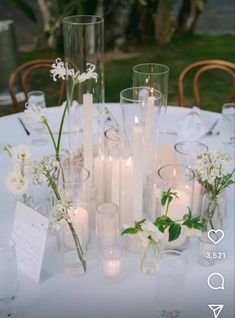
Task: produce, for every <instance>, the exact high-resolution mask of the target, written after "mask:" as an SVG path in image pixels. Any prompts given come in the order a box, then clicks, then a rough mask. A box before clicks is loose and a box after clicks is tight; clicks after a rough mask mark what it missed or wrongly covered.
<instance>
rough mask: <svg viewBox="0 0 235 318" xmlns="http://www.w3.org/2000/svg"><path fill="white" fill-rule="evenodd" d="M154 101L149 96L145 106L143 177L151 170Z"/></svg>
mask: <svg viewBox="0 0 235 318" xmlns="http://www.w3.org/2000/svg"><path fill="white" fill-rule="evenodd" d="M154 100H155V98H154V97H153V96H150V97H149V98H148V100H147V105H146V120H145V129H144V176H145V177H146V176H147V175H148V174H149V172H150V170H151V162H152V161H151V159H152V158H151V157H152V150H153V147H151V146H150V143H151V140H152V138H151V136H152V132H153V117H154V116H153V110H154Z"/></svg>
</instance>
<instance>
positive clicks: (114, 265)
mask: <svg viewBox="0 0 235 318" xmlns="http://www.w3.org/2000/svg"><path fill="white" fill-rule="evenodd" d="M121 266H122V250H121V249H120V248H119V247H116V246H110V247H108V248H105V249H104V250H103V253H102V270H103V274H104V277H105V280H107V281H109V282H116V281H118V280H119V279H120V277H121Z"/></svg>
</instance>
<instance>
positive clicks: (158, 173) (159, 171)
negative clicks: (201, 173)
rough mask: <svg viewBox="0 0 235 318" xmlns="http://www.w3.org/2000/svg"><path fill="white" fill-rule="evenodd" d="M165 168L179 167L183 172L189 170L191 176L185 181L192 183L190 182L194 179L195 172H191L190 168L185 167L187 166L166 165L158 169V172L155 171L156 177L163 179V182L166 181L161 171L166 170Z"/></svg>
mask: <svg viewBox="0 0 235 318" xmlns="http://www.w3.org/2000/svg"><path fill="white" fill-rule="evenodd" d="M167 167H181V168H185V170H189V171H190V172H191V175H192V176H191V177H190V178H188V179H187V181H188V182H189V181H192V180H193V179H194V177H195V172H194V171H193V169H191V168H189V167H187V166H185V165H174V164H168V165H164V166H161V167H160V168H159V169H158V171H157V175H158V176H159V177H160V178H161V179H163V180H165V181H167V180H168V179H167V178H165V177H164V176H162V175H161V171H162V170H163V169H164V168H167Z"/></svg>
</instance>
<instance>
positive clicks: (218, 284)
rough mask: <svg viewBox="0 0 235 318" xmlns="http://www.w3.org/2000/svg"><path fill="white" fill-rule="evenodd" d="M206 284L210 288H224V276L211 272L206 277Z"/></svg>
mask: <svg viewBox="0 0 235 318" xmlns="http://www.w3.org/2000/svg"><path fill="white" fill-rule="evenodd" d="M207 284H208V286H209V287H210V288H211V289H224V276H223V275H221V274H220V273H212V274H210V275H209V276H208V278H207Z"/></svg>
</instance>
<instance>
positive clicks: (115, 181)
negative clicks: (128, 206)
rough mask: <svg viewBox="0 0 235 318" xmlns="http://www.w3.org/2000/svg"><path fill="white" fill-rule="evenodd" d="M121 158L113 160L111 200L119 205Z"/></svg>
mask: <svg viewBox="0 0 235 318" xmlns="http://www.w3.org/2000/svg"><path fill="white" fill-rule="evenodd" d="M119 163H120V161H119V159H117V158H113V162H112V190H111V191H112V193H111V202H113V203H115V204H116V205H117V206H119V187H120V186H119V179H120V178H119V173H120V168H119Z"/></svg>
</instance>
